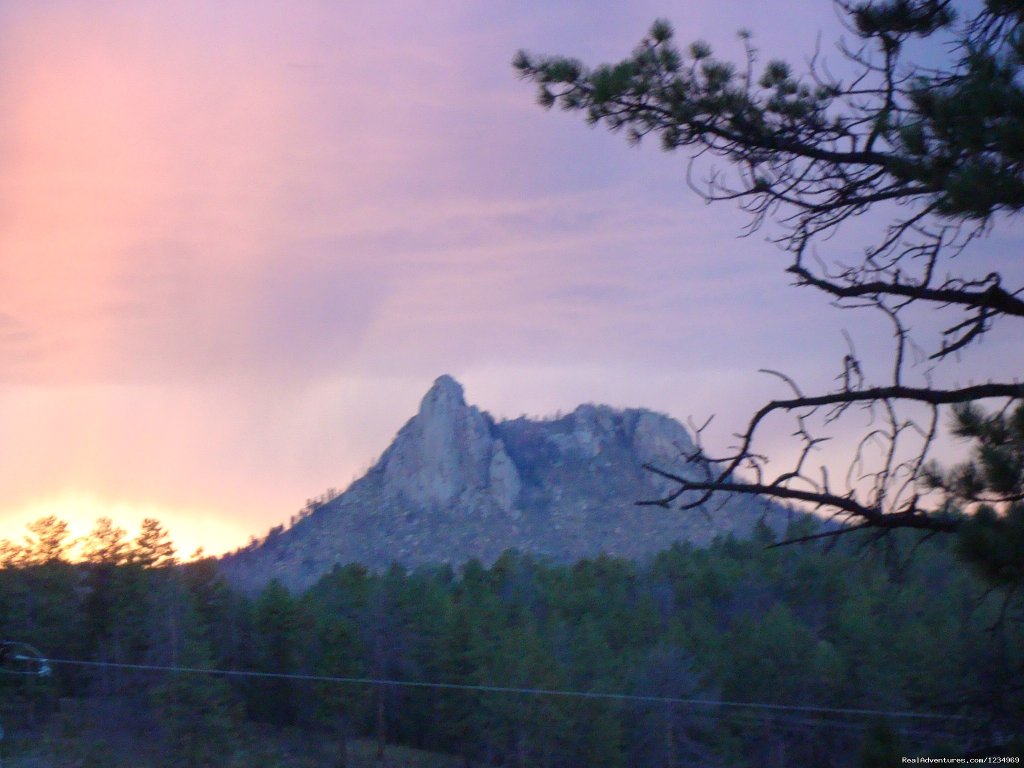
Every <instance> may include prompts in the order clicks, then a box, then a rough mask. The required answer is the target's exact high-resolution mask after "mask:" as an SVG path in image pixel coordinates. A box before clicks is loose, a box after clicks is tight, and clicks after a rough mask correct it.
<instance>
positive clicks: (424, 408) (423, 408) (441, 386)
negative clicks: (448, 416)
mask: <svg viewBox="0 0 1024 768" xmlns="http://www.w3.org/2000/svg"><path fill="white" fill-rule="evenodd" d="M465 407H466V396H465V391H464V390H463V388H462V385H461V384H459V382H457V381H456V380H455V379H453V378H452V377H451V376H449V375H448V374H447V373H446V374H443V375H441V376H438V377H437V378H436V379H434V384H433V386H431V387H430V389H428V390H427V394H425V395H424V396H423V400H421V401H420V410H419V416H420V417H421V418H423V419H430V418H432V417H433V415H434V414H435V413H438V412H441V413H443V412H445V411H450V410H452V409H455V408H465Z"/></svg>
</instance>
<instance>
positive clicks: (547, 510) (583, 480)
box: [222, 376, 787, 589]
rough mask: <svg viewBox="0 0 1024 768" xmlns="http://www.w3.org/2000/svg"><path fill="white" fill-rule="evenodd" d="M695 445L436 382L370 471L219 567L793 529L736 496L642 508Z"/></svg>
mask: <svg viewBox="0 0 1024 768" xmlns="http://www.w3.org/2000/svg"><path fill="white" fill-rule="evenodd" d="M692 448H693V443H692V441H691V438H690V435H689V433H688V432H687V431H686V429H685V428H684V427H683V426H682V425H680V424H679V423H678V422H677V421H675V420H673V419H671V418H669V417H667V416H664V415H661V414H657V413H653V412H651V411H648V410H644V409H627V410H616V409H613V408H610V407H607V406H597V405H581V406H580V407H579V408H577V409H576V410H575V411H573V412H572V413H571V414H569V415H567V416H564V417H561V418H556V419H549V420H533V419H527V418H519V419H514V420H508V421H500V422H496V421H495V420H494V419H492V418H491V416H490V415H489V414H487V413H486V412H482V411H480V410H479V409H478V408H476V407H474V406H471V405H468V404H467V403H466V401H465V397H464V394H463V390H462V387H461V385H459V383H458V382H456V381H455V380H454V379H452V378H451V377H450V376H441V377H440V378H439V379H437V381H435V382H434V385H433V386H432V387H431V389H430V390H429V391H428V392H427V394H426V395H425V396H424V398H423V401H422V403H421V405H420V409H419V412H418V413H417V414H416V416H414V417H413V418H412V419H410V420H409V421H408V422H407V423H406V424H405V426H404V427H402V429H401V430H400V431H399V432H398V435H397V436H396V437H395V439H394V441H393V442H392V444H391V446H390V447H389V448H388V449H387V450H386V451H385V452H384V454H383V455H382V456H381V458H380V460H379V461H378V462H377V464H376V465H375V466H374V467H373V468H371V469H370V470H369V472H367V474H366V475H365V476H364V477H362V478H361V479H359V480H357V481H356V482H354V483H353V484H352V485H351V487H350V488H349V489H348V490H347V491H345V492H344V493H343V494H341V495H340V496H338V497H337V498H335V499H333V500H331V501H329V502H328V503H326V504H324V505H322V506H320V507H319V508H318V509H317V510H316V511H314V512H313V513H312V514H311V515H309V516H308V517H306V518H304V519H302V520H300V521H298V522H297V523H296V524H295V525H293V526H292V527H291V528H289V529H287V530H283V531H282V530H279V531H276V532H272V534H271V535H269V536H268V537H267V538H266V539H265V540H264V541H262V542H260V543H258V544H256V545H253V546H250V547H248V548H246V549H244V550H240V551H239V552H236V553H234V554H231V555H228V556H226V557H225V558H224V559H223V560H222V567H223V570H224V572H225V574H226V575H227V576H228V578H229V579H230V580H231V581H232V582H233V583H235V585H236V586H239V587H241V588H248V589H252V588H258V587H259V586H260V585H262V584H264V583H266V582H267V581H269V580H270V579H271V578H278V579H279V580H281V581H282V582H283V583H285V584H286V585H288V586H289V587H292V588H303V587H305V586H308V585H309V584H311V583H312V582H313V581H315V580H316V579H317V578H319V577H320V576H321V575H323V574H324V573H326V572H327V571H329V570H330V568H331V567H332V566H333V565H334V564H336V563H340V564H345V563H350V562H357V563H362V564H364V565H366V566H368V567H370V568H374V569H381V568H386V567H387V566H388V565H390V564H391V563H392V562H398V563H401V564H403V565H408V566H414V565H419V564H425V563H451V564H453V565H458V564H461V563H463V562H465V561H467V560H469V559H471V558H474V557H475V558H479V559H481V560H483V561H485V562H489V561H492V560H494V559H495V558H497V556H498V555H499V554H500V553H501V552H503V551H504V550H506V549H509V548H517V549H520V550H523V551H525V552H531V553H535V554H540V555H546V556H549V557H553V558H555V559H558V560H574V559H578V558H580V557H584V556H589V555H595V554H597V553H599V552H607V553H609V554H612V555H618V556H624V557H630V558H639V557H642V556H644V555H647V554H651V553H654V552H656V551H659V550H661V549H664V548H665V547H667V546H669V545H670V544H672V543H673V542H675V541H679V540H685V541H691V542H694V543H696V544H706V543H707V542H709V541H710V540H711V539H712V538H713V537H714V536H716V535H718V534H723V533H728V532H735V533H737V534H740V535H745V534H746V533H748V532H749V531H750V529H751V528H752V526H753V525H754V523H755V522H756V521H757V520H758V519H761V518H764V519H766V520H767V521H768V523H769V525H771V526H772V527H773V528H781V527H782V526H783V525H784V523H785V519H786V515H787V513H786V511H785V510H783V509H781V508H779V507H777V506H773V505H767V504H765V503H764V502H762V501H758V500H753V499H749V498H741V497H734V498H731V499H729V500H728V501H727V502H726V503H725V504H724V506H723V507H722V508H721V509H718V510H717V511H715V512H714V513H713V514H712V516H711V517H710V519H709V518H708V517H707V516H705V515H702V514H701V513H699V512H676V511H671V510H665V509H661V508H657V507H638V506H636V503H635V502H636V501H637V500H640V499H654V498H658V497H659V496H662V495H664V493H665V491H666V488H667V486H666V483H665V481H664V480H660V479H659V478H657V477H655V476H654V475H652V474H651V473H649V472H646V471H644V470H643V469H642V465H643V464H645V463H651V464H654V465H657V466H659V467H664V468H666V469H671V470H673V471H675V472H685V471H686V466H685V463H684V462H683V460H682V458H681V457H682V455H683V454H684V453H686V452H687V451H688V450H691V449H692Z"/></svg>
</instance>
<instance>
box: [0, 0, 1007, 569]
mask: <svg viewBox="0 0 1024 768" xmlns="http://www.w3.org/2000/svg"><path fill="white" fill-rule="evenodd" d="M657 17H666V18H668V19H670V20H671V21H672V22H673V23H674V25H675V26H676V29H677V33H678V36H679V38H680V39H681V41H683V42H688V41H690V40H692V39H695V38H705V39H708V40H710V41H712V42H713V43H715V44H716V48H717V49H718V50H720V51H721V52H722V53H723V54H728V55H735V54H737V53H738V51H739V44H738V43H737V41H736V38H735V32H736V31H737V30H738V29H740V28H741V27H748V28H750V29H751V30H752V31H753V32H754V34H755V41H756V43H757V45H758V46H759V47H760V48H761V50H762V52H763V53H762V58H763V59H765V60H767V59H768V58H772V57H777V56H788V57H790V58H791V59H793V58H795V59H796V61H797V62H799V61H800V60H801V59H802V57H803V55H804V54H805V53H806V54H809V53H810V51H811V50H812V48H813V46H814V43H815V40H816V38H817V36H818V35H819V34H820V35H821V39H822V47H823V50H824V51H825V52H826V54H828V55H830V56H834V57H835V58H836V59H837V60H838V58H839V57H838V54H836V53H835V49H834V46H833V41H834V40H835V39H836V38H837V36H838V35H839V34H840V27H839V22H838V19H837V17H836V15H835V12H834V10H833V8H832V5H831V4H830V3H829V2H827V0H820V1H819V2H814V3H810V2H807V0H800V1H799V2H798V1H796V0H785V1H784V2H782V1H777V2H772V3H759V4H752V3H750V2H747V1H746V0H714V1H712V0H688V1H687V2H669V3H653V2H646V1H645V0H641V1H638V2H632V3H622V2H606V1H600V2H599V1H595V0H574V1H573V2H556V3H552V2H550V1H549V2H536V1H535V0H526V1H522V0H521V1H518V2H508V1H505V0H494V1H493V2H486V3H483V2H458V1H456V0H434V1H433V2H429V3H428V2H415V0H407V1H404V2H401V1H384V2H378V3H347V2H338V1H337V0H331V1H330V2H327V1H326V0H324V1H323V2H312V1H311V0H298V1H296V2H287V3H286V2H280V1H279V0H245V2H234V1H233V0H222V1H221V2H216V3H210V2H206V0H202V1H196V2H193V1H192V0H182V1H180V2H175V3H168V2H152V1H149V0H130V1H128V0H125V2H108V1H107V0H96V1H95V2H89V3H81V2H77V1H71V0H66V1H65V0H41V1H39V2H4V3H0V94H3V96H2V102H3V110H2V113H0V164H2V168H3V172H2V173H0V434H2V435H3V441H4V449H3V452H2V453H0V489H2V494H0V538H20V536H21V533H22V530H23V527H24V524H25V523H26V522H27V521H29V520H32V519H35V518H37V517H40V516H42V515H44V514H51V513H53V514H58V515H60V516H62V517H64V518H65V519H68V520H70V521H71V522H72V523H74V524H75V525H76V526H77V528H78V530H80V531H83V532H84V530H87V529H88V528H89V527H91V524H92V522H93V521H94V520H95V518H96V517H98V516H99V515H103V514H106V515H111V516H113V517H115V518H116V519H117V520H118V521H119V522H121V523H122V524H123V525H125V526H126V527H129V528H134V527H135V526H136V525H137V522H138V520H139V519H141V518H142V517H145V516H156V517H158V518H160V519H161V520H162V521H163V522H164V523H165V525H167V527H168V528H170V530H171V532H172V533H173V534H174V535H175V538H176V540H177V541H178V544H179V548H180V550H181V551H182V552H183V553H186V552H191V551H192V550H194V549H195V548H196V547H197V546H200V545H202V546H204V547H205V548H206V549H207V551H208V552H221V551H224V550H226V549H231V548H234V547H235V546H238V545H241V544H244V543H245V541H246V540H247V538H248V536H249V535H250V534H260V533H262V532H264V531H265V530H266V529H267V528H268V527H269V526H271V525H275V524H277V523H280V522H283V521H286V520H287V519H288V517H289V516H290V515H291V514H292V513H294V512H295V511H297V510H298V509H299V508H300V507H301V506H302V505H303V503H304V501H305V499H306V498H308V497H312V496H316V495H318V494H320V493H321V492H322V491H324V490H325V489H326V488H328V487H337V488H343V487H344V486H346V485H347V484H348V483H349V482H350V481H351V480H352V479H353V478H355V477H356V476H358V475H360V474H361V473H362V472H363V471H364V470H365V469H366V468H367V467H368V466H369V465H370V463H371V462H372V461H373V460H374V459H375V457H376V456H378V455H379V454H380V452H381V451H382V450H383V449H384V448H385V447H386V446H387V444H388V443H389V441H390V439H391V437H392V436H393V434H394V433H395V431H396V430H397V429H398V428H399V427H400V426H401V425H402V424H403V423H404V422H405V420H406V419H408V418H409V417H410V416H411V415H412V414H413V413H414V412H415V409H416V407H417V404H418V402H419V399H420V398H421V397H422V395H423V393H424V392H425V391H426V389H427V388H428V387H429V386H430V384H431V382H432V381H433V379H434V378H435V377H437V376H438V375H440V374H442V373H450V374H452V375H454V376H455V377H456V378H458V379H459V380H460V381H461V382H462V383H463V384H464V385H465V387H466V393H467V397H468V399H469V400H470V401H471V402H473V403H475V404H478V405H479V406H480V407H482V408H484V409H486V410H488V411H490V412H492V413H493V414H494V415H495V416H498V417H501V416H518V415H520V414H522V413H526V414H532V415H545V414H551V413H553V412H555V411H556V410H559V409H561V410H570V409H572V408H573V407H574V406H575V405H577V404H578V403H581V402H587V401H590V402H606V403H609V404H612V405H617V406H646V407H651V408H654V409H657V410H661V411H665V412H668V413H670V414H672V415H673V416H676V417H678V418H680V419H685V418H686V417H688V416H691V415H692V416H694V417H696V418H698V419H700V420H703V417H705V416H707V415H709V414H712V413H717V414H719V419H720V420H721V421H722V425H721V426H722V434H723V435H726V436H727V435H728V434H729V433H731V432H732V431H735V430H736V429H738V428H739V427H740V426H741V424H742V423H743V420H744V418H745V416H746V414H748V413H749V412H750V411H751V410H754V409H756V407H757V405H758V404H759V402H760V401H761V400H762V399H763V398H765V397H766V396H767V397H770V396H772V395H776V394H779V389H778V385H777V384H776V383H774V382H772V381H770V380H767V379H766V378H765V377H764V376H763V375H759V374H758V373H757V369H758V368H762V367H772V368H777V369H782V370H786V371H787V372H789V373H791V374H793V375H795V376H798V377H803V380H805V381H809V382H811V383H812V384H813V383H815V382H816V383H818V384H821V385H823V386H824V385H827V383H828V381H829V380H830V378H831V376H832V374H833V373H834V372H835V363H836V361H838V359H839V358H840V357H841V355H842V354H843V352H844V351H845V347H844V342H843V340H842V336H841V329H843V328H852V329H853V330H855V331H857V332H859V333H863V334H865V337H864V338H863V339H862V340H861V341H862V343H863V344H864V345H865V348H868V349H870V347H871V345H872V344H875V343H876V342H877V339H875V336H878V335H879V334H881V333H883V332H882V331H880V330H879V328H880V326H877V325H876V326H872V325H870V324H869V325H866V326H859V325H857V324H856V322H855V321H854V320H853V319H852V317H851V316H849V315H845V314H842V313H836V312H835V311H834V310H832V309H830V308H829V307H828V304H827V302H826V301H825V300H823V299H822V298H820V297H818V296H814V295H812V294H809V293H807V292H797V291H794V289H793V288H792V287H790V286H789V282H788V280H787V278H786V276H785V275H784V274H783V271H782V270H783V267H784V266H785V263H786V262H785V256H784V255H783V254H781V253H779V252H778V251H777V250H774V249H773V248H772V247H771V246H769V245H767V244H766V243H765V236H764V235H763V234H762V235H755V236H753V237H750V238H747V239H737V238H736V235H737V234H738V233H739V232H740V228H741V227H742V225H743V224H744V223H745V218H744V217H743V216H742V215H741V214H740V213H739V212H738V211H736V210H734V209H732V208H730V207H729V205H728V204H720V205H717V206H714V207H710V208H709V207H706V206H705V205H704V204H703V203H702V202H701V201H700V200H699V199H697V198H696V197H695V196H694V195H693V194H692V193H691V192H690V191H689V189H688V188H687V186H686V183H685V178H684V172H685V163H684V158H683V157H682V156H673V155H665V154H663V153H661V152H660V151H659V150H658V149H657V147H656V146H655V144H654V143H652V144H651V145H650V146H643V147H641V148H640V149H636V148H630V147H628V146H627V145H626V143H625V141H624V140H623V138H622V137H621V136H615V135H611V134H609V133H608V132H607V131H605V130H603V129H601V130H593V129H590V128H588V127H587V126H586V125H585V124H584V121H583V120H582V119H581V118H580V116H579V115H566V114H562V113H558V112H553V113H547V112H544V111H543V110H541V109H540V108H539V107H537V106H536V104H535V103H534V92H533V88H532V86H530V85H529V84H527V83H524V82H521V81H519V80H518V79H517V78H516V76H515V73H514V71H513V69H512V67H511V65H510V62H511V59H512V56H513V54H514V53H515V51H516V50H517V49H519V48H526V49H528V50H531V51H534V52H548V53H569V54H572V55H575V56H578V57H579V58H581V59H583V60H584V61H587V62H591V63H597V62H600V61H605V60H610V59H617V58H621V57H622V56H624V55H626V54H628V52H629V51H630V50H631V49H632V47H633V46H634V45H635V44H636V43H637V42H638V41H639V39H640V38H641V37H642V36H643V35H644V33H645V32H646V30H647V28H648V27H649V25H650V23H651V22H652V21H653V20H654V19H655V18H657ZM998 234H999V237H1002V238H1004V239H1003V240H998V239H996V240H995V242H994V243H993V242H990V243H988V244H987V245H985V246H984V247H986V248H989V250H990V251H991V252H993V253H1000V252H1001V251H1000V249H1001V248H1005V246H1006V245H1007V244H1011V245H1012V248H1010V249H1007V250H1012V252H1013V253H1019V243H1020V237H1019V232H1018V233H1016V235H1015V234H1014V233H1012V232H1010V233H1009V234H1006V233H1005V232H1003V231H1000V233H998ZM1007 238H1008V239H1007ZM997 258H998V257H997ZM1007 258H1009V257H1007ZM1016 261H1019V258H1017V259H1016ZM877 343H880V342H877ZM999 345H1003V346H999ZM1015 345H1016V346H1015ZM1004 347H1005V352H1003V351H1001V350H1003V349H1004ZM994 352H995V353H997V354H993V353H994ZM1019 353H1020V348H1019V343H1018V342H1016V341H1015V340H1013V339H1008V338H1005V337H998V336H996V337H994V338H993V339H992V340H991V341H990V342H989V344H988V346H987V347H986V348H984V349H983V350H982V351H981V353H973V354H975V355H976V357H973V358H972V357H971V354H972V353H969V354H968V355H965V356H964V359H963V361H962V362H961V363H960V365H961V366H963V367H962V368H961V369H960V371H961V372H960V373H958V374H955V375H957V376H960V377H961V378H965V379H966V378H970V377H975V376H982V375H985V372H986V370H987V369H986V368H984V367H983V365H984V364H985V361H988V360H991V359H993V358H994V357H995V358H1000V359H1002V360H1004V361H1005V360H1007V359H1009V360H1019V359H1020V354H1019ZM811 388H813V387H811Z"/></svg>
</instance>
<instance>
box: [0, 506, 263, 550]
mask: <svg viewBox="0 0 1024 768" xmlns="http://www.w3.org/2000/svg"><path fill="white" fill-rule="evenodd" d="M50 515H53V516H55V517H57V518H59V519H60V520H63V521H65V522H66V523H67V524H68V529H69V537H70V539H72V540H73V539H79V538H82V537H85V536H88V535H89V533H90V532H91V531H92V530H93V528H94V527H95V524H96V521H97V519H99V518H101V517H109V518H110V519H111V520H112V521H113V522H114V525H116V526H119V527H121V528H123V529H125V532H126V537H125V538H126V539H127V540H129V541H130V540H133V539H134V538H135V537H136V536H137V535H138V532H139V526H140V524H141V523H142V521H143V520H144V519H146V518H155V519H157V520H159V521H160V523H161V524H162V525H163V526H164V528H166V529H167V531H168V533H169V534H170V537H171V540H172V541H173V543H174V547H175V549H176V550H177V551H176V555H177V557H178V559H180V560H190V559H193V556H194V555H195V553H196V551H197V550H198V549H199V548H202V554H203V555H221V554H224V553H225V552H229V551H232V550H234V549H236V548H237V547H239V546H242V545H243V544H245V543H246V541H247V539H248V536H249V534H250V532H249V531H247V530H245V529H244V528H243V526H241V525H240V524H238V523H237V522H234V521H231V520H229V519H227V518H226V517H225V516H223V515H218V514H216V513H215V512H213V511H212V510H180V509H174V510H172V509H168V508H164V507H160V506H158V505H154V504H136V503H131V502H125V501H114V502H110V501H105V500H103V499H100V498H98V497H97V496H94V495H93V494H89V493H82V492H77V491H65V492H64V493H61V494H58V495H56V496H52V497H50V498H46V499H41V500H39V501H32V502H29V503H27V504H24V505H22V506H21V507H19V508H17V509H13V510H11V511H9V512H6V513H4V514H3V519H4V536H3V537H0V538H8V539H9V540H11V541H13V542H15V543H20V542H21V541H22V534H27V533H28V530H27V526H28V524H29V523H31V522H34V521H35V520H38V519H40V518H43V517H48V516H50ZM19 530H20V532H21V533H20V534H19Z"/></svg>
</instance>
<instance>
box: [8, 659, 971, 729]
mask: <svg viewBox="0 0 1024 768" xmlns="http://www.w3.org/2000/svg"><path fill="white" fill-rule="evenodd" d="M14 658H19V657H17V656H16V657H14ZM45 661H46V662H48V663H50V664H63V665H66V666H78V667H107V668H112V669H129V670H136V671H142V672H176V673H181V674H193V675H221V676H224V677H248V678H271V679H275V680H301V681H306V682H315V683H342V684H350V685H386V686H391V687H395V688H433V689H442V690H454V691H476V692H480V693H515V694H521V695H529V696H563V697H575V698H580V699H607V700H612V701H633V702H646V703H656V704H683V705H687V706H694V707H733V708H742V709H757V710H764V711H776V712H806V713H818V714H834V715H871V716H876V717H905V718H915V719H921V720H967V719H969V718H967V717H966V716H964V715H947V714H940V713H935V712H912V711H908V710H885V709H857V708H848V707H823V706H808V705H798V704H769V703H765V702H749V701H723V700H719V699H685V698H677V697H674V696H648V695H644V694H633V693H604V692H601V691H573V690H556V689H550V688H517V687H513V686H504V685H473V684H470V683H437V682H429V681H421V680H392V679H386V678H373V677H336V676H332V675H305V674H296V673H290V672H259V671H256V670H246V669H213V668H208V667H180V666H171V665H162V664H122V663H118V662H113V661H85V660H82V659H46V660H45Z"/></svg>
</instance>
